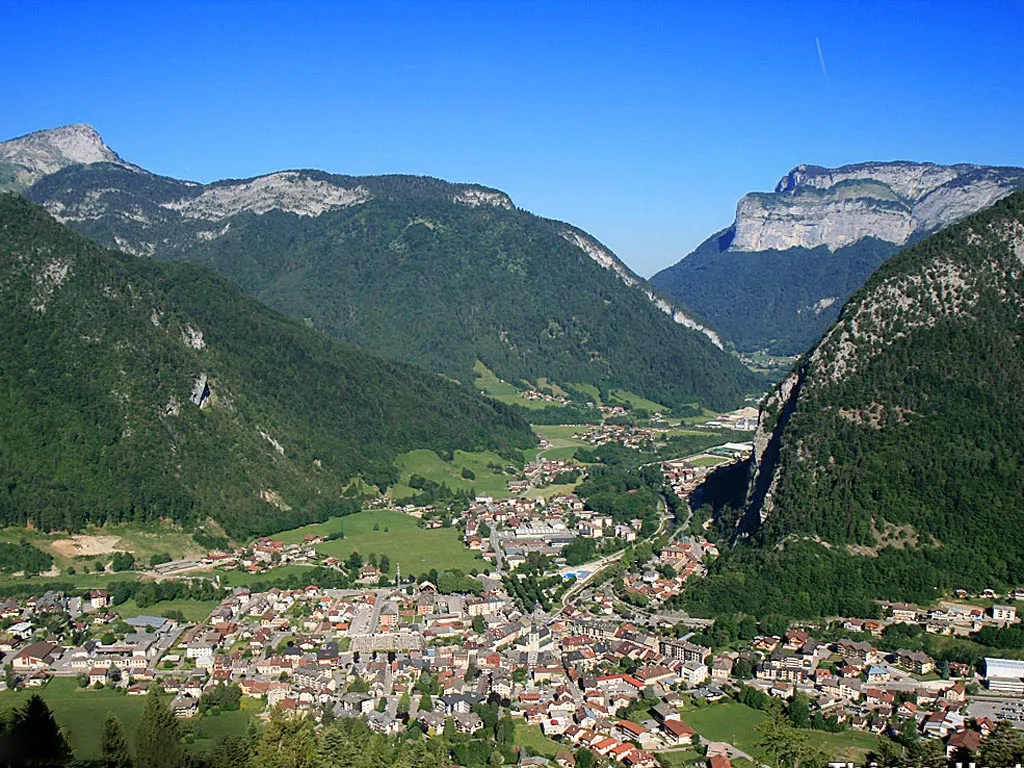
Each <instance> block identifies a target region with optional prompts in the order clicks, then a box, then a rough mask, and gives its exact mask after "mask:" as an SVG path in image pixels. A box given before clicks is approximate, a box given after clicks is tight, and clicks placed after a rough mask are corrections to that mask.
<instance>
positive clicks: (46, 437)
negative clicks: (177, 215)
mask: <svg viewBox="0 0 1024 768" xmlns="http://www.w3.org/2000/svg"><path fill="white" fill-rule="evenodd" d="M0 233H2V234H3V237H2V238H0V295H2V296H3V302H2V305H0V306H2V310H0V337H2V338H0V382H2V386H0V391H2V392H3V393H4V394H3V398H2V399H3V403H4V408H2V409H0V411H2V417H0V469H2V472H3V475H4V477H5V484H4V488H3V489H2V492H0V521H2V522H3V523H4V524H7V525H25V524H26V522H29V523H31V524H32V525H34V526H35V527H37V528H40V529H43V530H50V529H55V528H58V529H68V530H77V529H80V528H81V527H82V526H83V525H84V524H85V523H87V522H95V523H102V522H122V521H130V520H153V519H155V518H164V517H167V518H171V519H173V520H175V521H177V522H186V521H187V522H189V523H190V524H192V525H197V524H199V523H200V522H201V521H202V520H204V519H205V518H206V517H212V518H213V519H215V520H216V521H217V522H218V523H220V524H221V525H222V526H223V527H224V528H225V529H226V530H227V531H228V532H229V533H230V534H232V535H238V536H245V535H251V534H254V533H269V532H273V531H275V530H281V529H283V528H288V527H293V526H294V525H296V524H302V523H304V522H311V521H313V520H322V519H324V518H326V516H327V515H328V514H331V513H335V514H336V513H338V512H340V511H342V510H344V509H345V508H346V506H345V505H346V504H349V503H350V502H349V500H348V499H347V498H346V496H345V495H344V494H345V490H346V488H347V487H348V484H349V483H350V481H351V480H352V479H353V478H354V477H362V478H363V479H364V480H365V481H366V482H367V483H369V484H379V485H381V486H387V485H388V484H390V483H393V482H395V481H396V480H397V477H398V472H397V470H396V468H395V465H394V458H395V456H396V455H397V454H398V453H401V452H404V451H407V450H412V449H414V448H430V449H432V450H437V451H446V450H452V449H455V448H464V449H468V450H475V449H478V448H484V447H489V448H491V449H495V450H501V451H503V452H508V451H510V450H514V449H520V448H526V447H529V446H532V445H533V444H534V443H535V438H534V436H533V435H532V433H531V432H530V430H529V428H528V426H527V425H526V423H525V422H524V421H522V419H520V418H519V417H518V416H517V415H516V414H515V413H514V411H513V410H512V409H509V408H508V407H506V406H503V405H501V404H500V403H495V402H493V401H489V400H485V399H483V398H480V397H479V396H477V395H476V394H474V393H471V392H468V391H466V390H465V389H464V388H461V387H459V386H457V385H455V384H452V383H450V382H448V381H446V380H444V379H443V378H442V377H440V376H437V375H434V374H429V373H426V372H424V371H422V370H418V369H415V368H412V367H410V366H406V365H402V364H398V363H393V362H387V361H384V360H380V359H378V358H374V357H371V356H369V355H367V354H365V353H363V352H360V351H358V350H355V349H352V348H350V347H346V346H344V345H341V344H339V343H338V342H335V341H333V340H331V339H329V338H327V337H326V336H324V335H322V334H319V333H316V332H315V331H312V330H310V329H308V328H306V327H304V326H303V325H302V324H301V323H300V322H297V321H295V320H292V319H288V318H285V317H283V316H282V315H280V314H279V313H277V312H274V311H272V310H268V309H267V308H265V307H263V306H262V305H260V304H259V303H258V302H257V301H256V300H255V299H253V298H251V297H248V296H246V295H245V294H243V293H242V292H241V291H240V290H239V289H237V288H236V287H235V286H233V285H231V284H230V283H229V282H228V281H227V280H226V279H224V278H222V277H220V276H218V275H216V274H214V273H213V272H212V271H210V270H208V269H207V268H204V267H201V266H196V265H191V264H185V263H165V264H161V263H158V262H153V261H151V260H149V259H138V258H136V257H133V256H128V255H125V254H123V253H119V252H116V251H108V250H106V249H103V248H101V247H100V246H97V245H95V244H93V243H91V242H89V241H87V240H85V239H84V238H83V237H81V236H80V235H78V234H76V233H73V232H72V231H71V230H70V229H67V228H66V227H64V226H62V225H60V224H58V223H57V222H56V221H55V220H54V219H52V218H51V217H50V216H49V215H48V214H47V213H46V212H45V211H43V210H42V209H40V208H38V207H36V206H32V205H30V204H29V203H28V202H26V201H25V200H24V199H22V198H20V197H17V196H14V195H11V194H0Z"/></svg>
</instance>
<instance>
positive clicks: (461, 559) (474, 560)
mask: <svg viewBox="0 0 1024 768" xmlns="http://www.w3.org/2000/svg"><path fill="white" fill-rule="evenodd" d="M418 522H419V521H418V520H417V519H416V518H414V517H411V516H410V515H405V514H402V513H401V512H393V511H391V510H386V509H382V510H367V511H364V512H359V513H357V514H355V515H348V516H346V517H332V518H331V519H330V520H328V521H327V522H326V523H314V524H313V525H305V526H302V527H301V528H293V529H292V530H290V531H284V532H283V533H280V534H277V535H276V536H275V537H274V538H276V539H279V540H281V541H284V542H285V543H297V542H301V541H302V538H303V536H305V535H306V534H314V535H320V536H323V535H327V534H330V533H335V532H337V531H339V530H343V531H344V532H345V538H344V539H337V540H334V541H327V542H324V543H323V544H318V545H316V549H317V551H318V552H321V553H323V554H325V555H332V556H334V557H337V558H340V559H344V558H346V557H348V556H349V555H350V554H351V553H352V552H353V551H355V552H359V554H361V555H362V556H363V557H364V558H366V557H367V556H368V555H369V554H370V553H371V552H372V553H374V554H376V555H377V556H380V555H387V556H388V558H390V560H391V573H394V571H395V566H397V565H399V564H400V565H401V566H402V572H403V574H422V573H426V572H427V571H429V570H431V569H432V568H436V569H437V570H439V571H444V570H452V569H457V570H461V571H462V572H463V573H469V572H470V571H471V570H473V569H476V570H478V571H482V570H484V569H485V568H488V567H489V565H488V563H487V561H486V560H484V559H483V558H482V557H480V556H479V555H478V554H476V553H473V552H470V551H469V550H468V549H467V548H466V546H465V544H463V543H462V541H460V540H459V534H458V531H456V530H455V529H454V528H436V529H433V530H425V529H423V528H420V527H419V525H418ZM374 526H376V528H377V530H374ZM280 570H284V569H278V570H275V571H271V574H276V573H278V571H280ZM240 575H244V574H240ZM249 578H251V577H249Z"/></svg>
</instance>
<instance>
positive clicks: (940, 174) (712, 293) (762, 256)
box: [651, 162, 1024, 355]
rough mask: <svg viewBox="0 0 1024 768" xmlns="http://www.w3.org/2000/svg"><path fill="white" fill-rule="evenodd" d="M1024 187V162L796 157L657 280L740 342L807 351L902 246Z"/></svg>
mask: <svg viewBox="0 0 1024 768" xmlns="http://www.w3.org/2000/svg"><path fill="white" fill-rule="evenodd" d="M1022 187H1024V169H1021V168H996V167H989V166H979V165H966V164H964V165H951V166H944V165H935V164H932V163H907V162H893V163H859V164H856V165H847V166H842V167H841V168H821V167H817V166H798V167H797V168H794V169H793V170H792V171H790V172H789V173H788V174H787V175H786V176H784V177H783V178H782V180H781V181H779V183H778V185H776V187H775V191H774V192H772V193H751V194H749V195H746V196H745V197H744V198H743V199H742V200H740V202H739V204H738V205H737V206H736V218H735V221H734V222H733V224H732V226H730V227H729V228H727V229H725V230H723V231H721V232H718V233H716V234H714V235H712V236H711V237H710V238H708V239H707V240H706V241H705V242H703V243H702V244H701V245H700V246H699V247H698V248H697V249H696V250H695V251H694V252H693V253H691V254H690V255H689V256H687V257H686V258H685V259H683V260H682V261H680V262H678V263H677V264H675V265H673V266H671V267H668V268H666V269H664V270H662V271H661V272H659V273H658V274H656V275H655V276H654V277H652V278H651V282H652V283H653V284H654V285H655V286H656V287H657V288H659V289H661V290H662V291H664V292H665V293H667V294H669V295H671V296H673V297H674V298H676V299H678V300H679V301H681V302H683V303H684V304H686V305H687V306H689V307H692V308H693V309H694V310H695V311H696V312H697V313H699V314H700V315H701V316H702V317H704V318H706V319H707V320H708V321H709V322H711V323H714V325H715V327H716V328H717V329H718V330H719V332H720V333H721V334H722V337H723V338H724V339H726V340H728V341H730V342H732V343H733V344H735V345H736V347H737V348H738V349H740V350H745V351H751V350H756V349H762V348H767V349H769V350H771V351H772V352H774V353H776V354H785V355H796V354H802V353H803V352H805V351H806V350H807V349H809V348H810V346H811V345H812V344H814V343H815V342H816V341H817V340H818V339H819V338H821V335H822V334H823V333H824V332H825V330H826V329H827V328H828V327H829V325H831V323H832V322H833V321H834V320H835V318H836V317H837V316H838V314H839V309H840V307H842V305H843V303H844V302H845V301H846V299H847V298H849V296H850V295H851V294H852V293H853V292H854V291H855V290H857V288H859V287H860V286H861V285H863V283H864V281H865V280H866V279H867V278H868V276H869V275H870V274H871V273H872V272H873V271H874V270H875V269H876V268H878V267H879V266H880V265H881V264H882V263H883V262H884V261H885V260H886V259H887V258H889V257H890V256H891V255H893V254H894V253H896V252H897V251H898V250H899V249H900V248H901V247H904V246H906V245H909V244H912V243H914V242H918V241H919V240H921V239H922V238H923V237H925V236H926V235H928V234H930V233H932V232H935V231H936V230H938V229H941V228H942V227H944V226H946V225H948V224H951V223H953V222H956V221H959V220H960V219H962V218H963V217H964V216H967V215H969V214H971V213H974V212H977V211H979V210H982V209H984V208H985V207H987V206H989V205H991V204H992V203H993V202H995V201H996V200H998V199H1000V198H1001V197H1004V196H1006V195H1008V194H1009V193H1010V192H1012V191H1013V190H1015V189H1020V188H1022Z"/></svg>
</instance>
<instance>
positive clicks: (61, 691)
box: [0, 677, 170, 758]
mask: <svg viewBox="0 0 1024 768" xmlns="http://www.w3.org/2000/svg"><path fill="white" fill-rule="evenodd" d="M33 693H38V694H39V695H40V696H42V697H43V699H45V700H46V703H47V704H48V705H49V706H50V709H52V710H53V714H54V717H56V718H57V722H58V723H59V724H60V726H61V728H63V729H64V732H65V734H66V735H67V737H68V741H69V742H70V743H71V748H72V749H74V750H75V755H76V756H77V757H79V758H95V757H99V753H100V738H101V737H102V735H103V718H105V717H106V716H107V713H108V712H112V713H114V714H115V715H117V717H118V718H119V719H120V720H121V723H122V724H123V725H124V728H125V732H126V733H127V734H128V739H129V741H133V740H134V735H135V726H136V724H137V723H138V721H139V717H140V716H141V715H142V708H143V707H144V706H145V703H146V699H145V697H144V696H125V695H123V694H120V693H115V692H114V691H110V690H107V689H104V690H101V691H94V690H91V689H80V688H79V687H78V682H77V680H76V679H75V678H73V677H72V678H67V677H60V678H54V679H53V680H51V681H50V682H49V683H47V684H46V685H45V686H44V687H43V688H40V689H31V690H28V691H24V690H22V691H17V692H12V691H3V692H0V708H7V707H11V706H18V707H20V706H21V705H23V704H24V703H25V701H27V700H28V698H29V696H31V695H32V694H33ZM169 698H170V697H168V699H169Z"/></svg>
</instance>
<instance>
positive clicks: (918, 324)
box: [737, 194, 1024, 538]
mask: <svg viewBox="0 0 1024 768" xmlns="http://www.w3.org/2000/svg"><path fill="white" fill-rule="evenodd" d="M1021 200H1022V198H1021V196H1020V195H1019V194H1018V195H1017V196H1015V197H1014V198H1011V199H1009V200H1005V201H1003V203H1001V204H1000V206H997V209H993V211H989V212H988V213H991V214H993V215H992V216H991V217H989V218H981V217H980V216H975V217H974V218H972V219H968V220H967V221H964V222H962V223H961V224H959V225H957V227H954V228H951V229H948V230H945V231H944V232H942V233H939V234H938V235H935V236H934V237H933V238H931V239H930V240H928V241H926V242H924V243H921V244H920V245H918V246H916V247H914V248H911V249H909V250H907V251H905V252H904V253H903V254H901V255H900V256H898V257H896V259H894V260H893V261H890V262H889V263H888V264H887V265H885V266H884V267H883V268H882V269H881V270H879V271H878V272H876V273H875V274H874V276H873V277H872V278H871V279H870V280H869V282H868V283H867V285H866V286H865V287H864V288H862V289H861V290H860V291H859V292H858V293H857V294H855V295H854V297H853V298H852V299H851V300H850V302H848V303H847V305H846V306H845V307H844V309H843V311H842V315H841V316H840V318H839V319H838V320H837V321H836V322H835V323H834V324H833V325H832V326H831V328H830V329H829V330H828V332H827V333H826V334H825V336H824V337H823V338H822V339H821V341H820V342H818V344H817V345H816V346H815V347H814V348H813V349H812V350H811V351H810V353H809V354H807V355H806V356H805V357H804V358H802V359H801V361H800V362H799V363H798V366H797V368H796V369H794V370H793V372H792V373H790V374H789V375H788V376H787V377H786V378H785V379H784V380H783V381H782V382H781V383H780V384H779V385H778V386H777V388H776V389H775V390H774V391H773V392H772V393H771V394H770V395H769V396H768V397H767V398H766V399H765V401H764V402H763V404H762V409H761V414H760V417H759V420H758V427H757V431H756V432H755V435H754V439H753V445H754V450H753V455H752V458H751V474H750V482H749V486H748V492H747V504H746V511H745V515H744V518H743V519H742V521H741V524H740V526H739V530H738V532H737V533H738V536H739V537H741V538H742V537H744V536H747V535H750V534H752V533H753V532H755V531H757V530H758V529H759V528H760V527H761V526H762V525H763V524H764V523H765V521H766V520H768V518H769V517H771V516H772V514H773V512H775V511H776V508H777V507H778V506H779V503H781V502H777V499H776V495H777V492H778V491H779V488H780V482H781V484H782V485H783V486H785V484H786V480H787V474H788V478H789V480H790V482H792V477H793V476H794V475H796V474H799V473H800V472H803V473H805V474H810V475H811V476H812V477H813V478H814V482H823V481H821V478H823V477H825V476H826V475H827V474H828V472H829V471H831V470H832V468H833V466H834V465H835V463H836V461H837V460H836V458H835V457H834V456H833V455H830V454H828V453H825V451H823V449H822V445H823V444H822V443H821V441H820V440H818V442H815V441H816V440H817V438H818V437H819V436H818V435H817V434H815V433H813V432H812V431H810V430H809V429H808V428H807V426H806V424H807V423H808V421H809V419H808V414H811V416H812V417H816V416H817V415H820V414H823V413H826V414H834V415H835V417H836V418H838V419H841V420H843V421H846V422H849V423H851V424H855V425H857V426H858V427H863V428H869V429H872V430H875V431H883V430H889V431H890V432H891V431H892V430H894V429H898V428H900V427H903V426H905V425H906V424H908V423H912V422H913V420H914V419H916V418H931V419H933V420H934V419H936V418H949V417H950V416H951V414H935V413H932V414H929V415H928V416H920V415H919V414H918V413H917V412H916V411H915V410H914V408H916V407H917V406H915V405H913V404H914V403H915V402H916V403H919V404H924V405H925V406H927V405H928V403H929V401H930V400H931V399H932V393H931V392H926V393H925V396H921V395H920V394H918V396H917V397H916V398H914V397H912V396H911V395H909V394H908V393H907V392H906V391H905V390H894V391H887V390H885V389H884V388H883V389H882V390H881V391H878V390H877V389H876V388H877V386H878V385H877V380H878V379H879V374H878V372H877V366H875V364H876V363H877V362H878V361H881V360H884V359H885V356H886V355H889V354H891V353H892V350H893V349H894V348H895V347H897V346H899V348H900V349H901V350H902V351H901V352H900V353H899V354H900V355H901V357H900V359H901V360H902V359H904V358H906V360H907V363H906V365H907V367H908V369H910V370H913V371H915V374H914V376H915V377H916V376H920V377H921V379H922V380H923V381H930V382H932V386H934V379H928V377H927V373H924V372H923V371H924V370H925V369H926V367H927V365H929V364H931V363H932V361H933V359H934V356H936V355H937V356H939V357H940V358H941V356H942V355H943V354H945V355H947V356H949V357H950V358H951V360H961V359H962V358H963V357H964V355H965V354H966V353H965V352H963V351H962V350H956V349H951V348H949V349H947V348H946V347H941V349H942V350H943V351H942V352H939V351H937V350H938V349H939V347H938V346H936V347H935V348H934V349H933V348H931V347H927V346H924V347H922V348H921V350H918V349H917V348H916V347H914V346H913V345H914V343H915V340H916V339H918V338H920V337H921V336H924V335H926V334H928V333H929V332H933V329H935V328H936V327H943V328H950V327H956V326H963V327H965V328H983V329H991V333H992V334H993V340H992V341H991V343H992V344H993V345H997V344H999V343H1008V345H1009V346H1010V347H1013V348H1016V347H1018V345H1019V343H1020V342H1019V339H1020V333H1019V324H1013V323H1015V321H1014V319H1015V318H1020V317H1024V293H1022V292H1021V286H1022V284H1024V217H1022V216H1021V215H1020V214H1019V213H1018V211H1019V209H1020V205H1021ZM1010 204H1015V206H1016V208H1013V207H1011V205H1010ZM1000 207H1002V208H1003V209H1005V210H1008V211H1010V212H1011V213H1012V215H1010V214H1007V213H1006V212H1005V211H1001V210H998V209H999V208H1000ZM982 215H984V214H982ZM934 242H939V243H941V245H940V246H932V247H930V248H928V247H926V246H930V245H931V244H932V243H934ZM894 264H896V265H898V266H894ZM890 267H891V269H890ZM993 318H995V319H996V320H998V321H1000V322H1009V323H1011V324H1013V325H1012V329H1011V330H1010V331H1006V330H1005V329H998V328H997V327H996V325H995V323H994V322H993ZM932 343H933V344H934V342H932ZM908 349H909V351H908ZM959 364H960V365H961V366H962V365H964V363H963V362H960V363H959ZM943 365H944V364H943ZM873 366H874V370H875V372H874V373H873V374H872V373H871V371H872V370H873ZM949 367H950V368H952V367H955V365H954V363H952V362H951V363H950V364H949ZM979 375H980V374H979ZM871 376H874V379H871V378H870V377H871ZM866 379H867V380H866ZM851 382H852V384H851ZM911 384H915V380H914V377H911ZM915 385H916V384H915ZM920 386H922V387H923V386H924V385H920ZM972 387H977V388H979V389H984V387H983V386H981V385H975V384H974V383H973V382H972ZM942 388H943V389H946V388H948V389H949V390H950V391H956V386H954V385H953V384H950V383H949V382H948V381H943V382H942ZM1007 388H1008V389H1012V385H1007ZM985 391H986V397H989V396H991V397H992V398H996V397H997V394H991V395H990V394H989V393H988V390H985ZM935 394H936V397H938V396H941V395H942V394H943V393H942V392H937V393H935ZM905 399H906V401H905ZM985 407H994V406H990V405H988V404H987V401H986V406H985ZM794 412H797V413H799V414H800V415H799V416H798V418H799V419H802V424H803V426H802V428H801V429H795V428H794V429H789V428H788V427H789V426H790V422H791V419H790V417H791V416H793V414H794ZM815 423H816V424H818V425H819V429H821V426H820V422H815ZM967 423H970V422H969V420H967V419H966V418H965V420H964V422H963V424H967ZM793 424H794V425H795V424H796V420H793ZM956 426H957V427H961V428H962V424H961V423H959V422H958V423H957V424H956ZM951 431H952V430H951ZM976 438H977V435H974V434H971V435H968V436H967V437H966V438H965V439H966V440H967V441H968V442H969V441H971V440H974V439H976ZM815 446H816V447H815ZM858 450H859V451H863V450H864V449H863V447H859V449H858ZM861 459H863V457H862V456H860V455H859V454H858V456H857V459H856V460H857V461H860V460H861ZM847 460H848V461H849V459H847ZM789 496H790V497H791V498H790V499H789V504H790V506H792V505H793V503H794V502H793V499H792V496H793V491H792V490H790V491H789ZM780 508H781V507H780Z"/></svg>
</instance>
